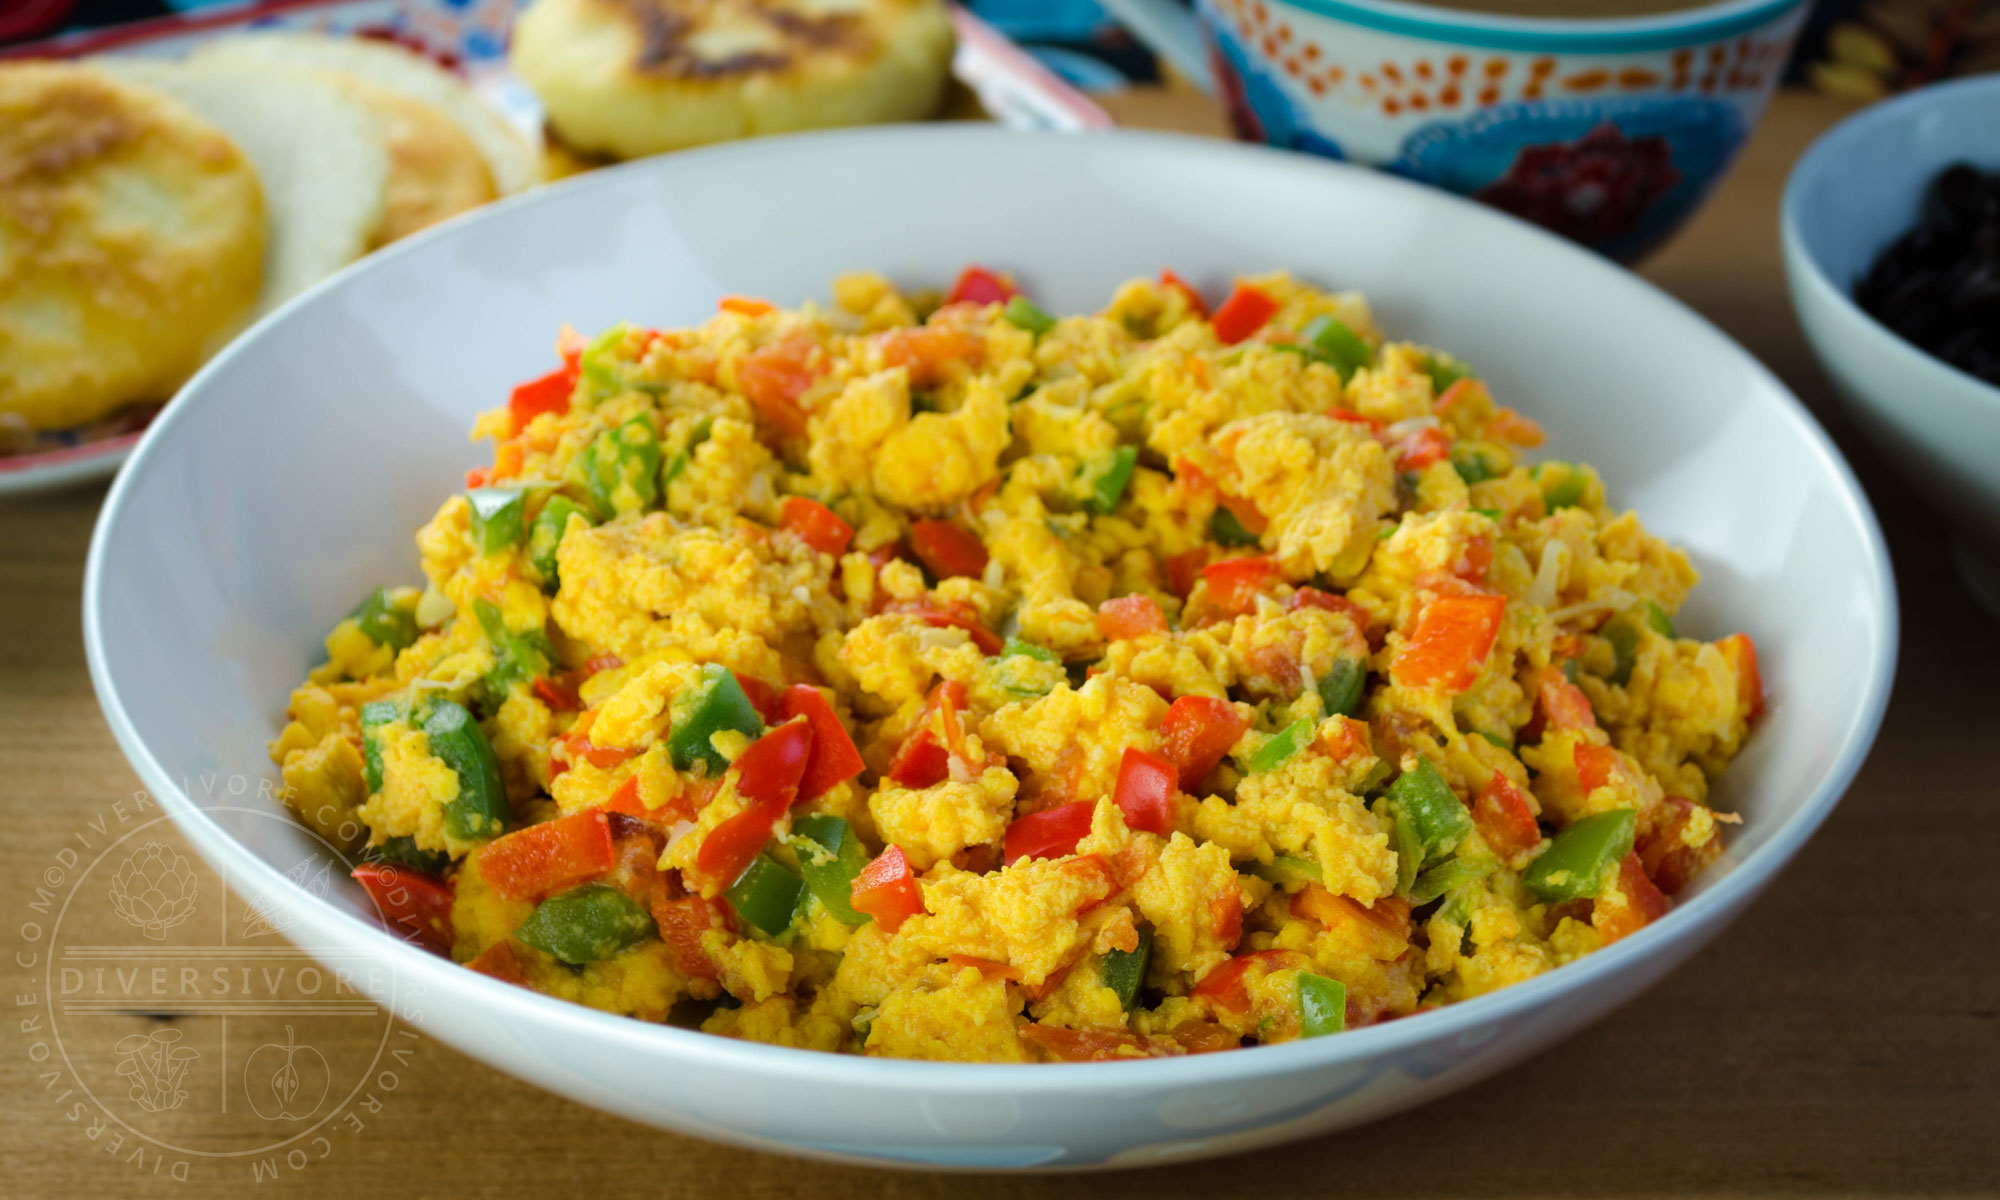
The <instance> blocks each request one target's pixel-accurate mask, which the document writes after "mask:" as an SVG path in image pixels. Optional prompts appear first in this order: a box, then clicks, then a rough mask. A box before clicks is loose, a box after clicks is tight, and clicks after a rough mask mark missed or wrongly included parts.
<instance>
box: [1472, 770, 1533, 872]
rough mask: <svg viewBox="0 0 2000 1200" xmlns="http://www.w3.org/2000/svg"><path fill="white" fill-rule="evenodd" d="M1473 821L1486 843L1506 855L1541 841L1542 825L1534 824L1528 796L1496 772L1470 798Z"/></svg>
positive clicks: (1529, 848)
mask: <svg viewBox="0 0 2000 1200" xmlns="http://www.w3.org/2000/svg"><path fill="white" fill-rule="evenodd" d="M1472 823H1473V825H1474V826H1476V827H1477V828H1478V830H1479V833H1480V836H1482V837H1484V838H1485V839H1486V844H1487V845H1489V846H1491V847H1492V848H1493V849H1494V850H1495V851H1497V852H1498V853H1500V854H1502V855H1506V856H1508V857H1512V856H1513V855H1516V854H1519V853H1521V852H1522V851H1524V850H1531V849H1533V848H1534V847H1535V846H1536V844H1537V843H1539V842H1540V841H1541V840H1542V831H1541V827H1540V826H1538V825H1536V824H1535V812H1534V810H1533V809H1531V808H1529V807H1528V798H1527V797H1526V796H1523V795H1522V794H1521V789H1519V788H1517V787H1515V786H1514V783H1513V781H1512V780H1510V779H1508V778H1507V777H1506V776H1505V775H1502V774H1501V773H1500V772H1498V771H1495V772H1493V778H1492V779H1491V780H1489V781H1488V782H1487V784H1486V786H1485V787H1484V788H1481V789H1480V792H1479V795H1478V796H1476V797H1474V798H1473V801H1472Z"/></svg>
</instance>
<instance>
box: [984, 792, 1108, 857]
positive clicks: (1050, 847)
mask: <svg viewBox="0 0 2000 1200" xmlns="http://www.w3.org/2000/svg"><path fill="white" fill-rule="evenodd" d="M1096 811H1097V806H1096V805H1095V804H1093V803H1091V802H1090V801H1088V800H1078V801H1076V802H1075V803H1073V804H1058V805H1056V806H1055V807H1054V808H1045V809H1043V810H1042V811H1040V812H1036V813H1029V814H1028V815H1027V816H1025V817H1016V818H1014V823H1013V824H1011V825H1009V826H1007V836H1006V840H1005V841H1004V842H1003V843H1002V850H1003V856H1004V858H1005V860H1006V863H1007V865H1008V866H1010V867H1011V866H1013V865H1014V864H1015V863H1017V862H1019V861H1020V860H1021V859H1024V858H1062V857H1064V856H1066V855H1070V854H1075V853H1076V844H1077V843H1078V842H1080V841H1082V840H1083V839H1084V838H1085V837H1086V836H1087V835H1088V834H1089V833H1090V818H1091V814H1092V813H1094V812H1096Z"/></svg>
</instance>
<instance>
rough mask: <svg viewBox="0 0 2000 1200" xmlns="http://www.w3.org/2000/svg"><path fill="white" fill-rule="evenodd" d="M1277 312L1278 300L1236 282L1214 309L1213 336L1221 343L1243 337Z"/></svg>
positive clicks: (1237, 340)
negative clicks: (1227, 295) (1219, 306)
mask: <svg viewBox="0 0 2000 1200" xmlns="http://www.w3.org/2000/svg"><path fill="white" fill-rule="evenodd" d="M1277 314H1278V302H1277V301H1276V300H1273V299H1271V297H1269V296H1267V295H1265V294H1264V293H1263V292H1260V291H1258V290H1257V289H1256V288H1254V287H1251V286H1250V285H1249V284H1247V283H1239V284H1237V285H1236V288H1235V290H1233V291H1231V292H1230V293H1229V298H1228V299H1227V300H1224V301H1223V302H1222V307H1221V308H1218V309H1216V310H1215V319H1214V320H1213V321H1212V322H1211V324H1213V325H1214V326H1215V336H1216V339H1217V340H1218V341H1220V342H1222V343H1223V344H1224V345H1232V346H1233V345H1235V344H1236V343H1237V342H1240V341H1242V340H1243V339H1244V338H1247V337H1249V336H1250V335H1251V334H1253V333H1255V332H1257V331H1258V330H1259V329H1262V328H1263V327H1264V323H1265V322H1267V321H1269V320H1270V319H1271V318H1272V317H1274V316H1276V315H1277Z"/></svg>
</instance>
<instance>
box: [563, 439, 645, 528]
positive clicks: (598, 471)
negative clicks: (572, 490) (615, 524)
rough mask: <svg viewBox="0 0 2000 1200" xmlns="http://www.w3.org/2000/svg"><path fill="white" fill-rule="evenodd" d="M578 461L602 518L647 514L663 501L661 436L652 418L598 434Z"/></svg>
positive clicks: (584, 483)
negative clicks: (645, 512) (661, 497)
mask: <svg viewBox="0 0 2000 1200" xmlns="http://www.w3.org/2000/svg"><path fill="white" fill-rule="evenodd" d="M577 461H578V462H579V463H580V464H581V465H582V472H583V485H584V487H586V488H588V489H589V491H590V498H591V502H592V503H593V504H594V505H596V508H597V514H598V516H600V517H612V516H616V515H618V514H620V513H635V512H644V511H646V510H647V509H649V508H651V507H653V506H654V505H656V504H658V503H659V502H660V434H659V431H658V430H656V429H654V428H653V422H652V419H651V418H649V417H644V416H638V417H633V418H632V419H631V420H628V421H626V422H625V423H624V424H622V425H619V426H618V427H616V428H614V429H607V430H605V431H604V432H603V433H600V434H598V435H597V437H596V438H595V439H594V440H593V441H592V442H591V443H590V445H588V446H586V447H584V450H583V453H582V454H581V455H579V456H578V457H577Z"/></svg>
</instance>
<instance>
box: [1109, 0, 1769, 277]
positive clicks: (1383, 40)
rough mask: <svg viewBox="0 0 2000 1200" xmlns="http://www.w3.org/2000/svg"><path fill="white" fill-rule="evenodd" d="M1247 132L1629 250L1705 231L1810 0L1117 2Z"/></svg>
mask: <svg viewBox="0 0 2000 1200" xmlns="http://www.w3.org/2000/svg"><path fill="white" fill-rule="evenodd" d="M1107 4H1108V6H1109V7H1110V8H1111V9H1112V10H1113V11H1115V12H1117V13H1118V14H1119V15H1120V16H1121V17H1122V18H1124V19H1125V20H1126V21H1127V22H1128V23H1129V24H1130V25H1131V26H1132V28H1133V29H1134V31H1135V32H1137V33H1138V34H1139V35H1140V36H1141V37H1143V38H1145V39H1146V40H1147V41H1149V42H1151V43H1153V44H1154V45H1155V47H1156V48H1157V49H1159V50H1161V51H1162V53H1164V54H1165V55H1166V56H1167V57H1168V58H1169V60H1170V61H1172V62H1174V63H1175V64H1176V65H1177V66H1179V67H1180V68H1181V69H1182V70H1183V71H1184V72H1186V73H1187V74H1189V75H1191V76H1193V77H1194V78H1195V79H1196V81H1197V82H1200V83H1203V84H1204V85H1206V86H1208V87H1209V88H1211V90H1213V91H1214V92H1215V93H1216V94H1217V95H1218V96H1219V97H1220V98H1221V100H1222V102H1223V104H1224V105H1225V106H1226V108H1227V109H1228V113H1229V118H1230V122H1231V123H1232V124H1233V125H1234V126H1235V128H1236V132H1237V133H1238V135H1239V136H1241V137H1243V138H1245V139H1248V140H1251V141H1261V142H1268V143H1269V144H1271V145H1274V146H1279V147H1282V148H1285V149H1290V150H1302V151H1306V152H1308V153H1313V154H1321V155H1325V156H1327V157H1329V158H1340V159H1351V160H1353V161H1355V162H1360V163H1365V164H1367V165H1369V166H1376V167H1382V168H1385V169H1387V170H1390V171H1394V172H1396V173H1397V174H1400V175H1406V176H1408V177H1410V178H1412V179H1416V180H1419V181H1421V182H1424V183H1428V184H1432V185H1434V186H1437V187H1442V188H1445V189H1447V190H1450V191H1454V192H1458V193H1460V194H1463V195H1467V196H1472V197H1474V198H1476V199H1479V200H1483V201H1485V202H1486V203H1488V204H1491V205H1493V206H1495V207H1497V208H1501V209H1504V210H1506V211H1508V212H1511V213H1513V214H1515V215H1516V216H1519V217H1523V218H1525V219H1527V220H1530V221H1533V222H1535V223H1536V224H1538V225H1541V226H1543V227H1545V228H1548V229H1552V230H1554V231H1555V232H1557V233H1560V234H1563V235H1564V236H1566V237H1569V238H1571V239H1573V240H1575V241H1578V242H1581V243H1583V244H1584V245H1587V246H1589V247H1591V248H1592V249H1595V250H1598V251H1600V252H1602V253H1604V254H1607V255H1610V256H1612V257H1614V258H1619V259H1632V258H1636V257H1638V256H1639V255H1641V254H1643V253H1645V252H1646V251H1647V250H1649V249H1651V248H1652V247H1653V246H1655V245H1657V244H1658V243H1659V242H1660V241H1661V240H1662V239H1664V238H1665V237H1666V236H1667V235H1668V234H1670V233H1672V232H1673V231H1674V230H1675V229H1677V228H1679V227H1680V225H1681V224H1682V223H1683V222H1684V221H1686V220H1687V218H1688V216H1689V215H1690V214H1692V213H1693V212H1694V210H1695V209H1696V208H1697V207H1698V206H1699V205H1700V204H1701V201H1702V199H1703V197H1705V196H1706V195H1707V194H1708V192H1709V189H1710V188H1712V187H1713V186H1714V185H1715V182H1716V181H1717V180H1718V179H1720V178H1721V177H1722V175H1723V173H1724V172H1725V171H1726V170H1727V169H1728V167H1729V164H1730V162H1731V161H1732V160H1734V158H1735V156H1736V151H1737V150H1738V149H1739V148H1740V147H1741V146H1742V144H1743V141H1744V139H1745V138H1746V137H1747V136H1748V134H1749V132H1750V129H1751V128H1752V127H1753V126H1754V125H1755V124H1756V123H1757V119H1758V118H1759V117H1760V116H1761V115H1762V114H1763V111H1764V105H1765V102H1766V101H1767V100H1769V99H1770V95H1771V91H1772V89H1773V88H1774V87H1775V86H1776V85H1777V81H1778V77H1779V75H1780V74H1781V73H1782V71H1783V69H1784V64H1785V60H1786V58H1787V57H1788V56H1789V55H1790V53H1791V47H1792V41H1793V39H1794V38H1795V37H1796V36H1797V35H1798V30H1799V26H1800V24H1801V23H1802V22H1803V21H1804V19H1805V14H1806V10H1807V7H1808V5H1807V4H1806V3H1805V0H1727V2H1725V3H1719V4H1706V5H1700V6H1698V7H1694V8H1689V9H1685V10H1682V11H1678V12H1670V13H1662V14H1659V15H1656V16H1647V17H1632V18H1620V19H1603V20H1597V19H1560V20H1558V19H1547V18H1526V17H1506V16H1496V15H1492V14H1488V13H1474V12H1461V11H1453V10H1450V9H1447V8H1436V7H1427V6H1419V5H1413V4H1403V3H1397V2H1395V0H1195V3H1194V16H1193V17H1192V18H1189V17H1188V16H1187V15H1186V14H1185V13H1184V12H1183V11H1181V10H1177V9H1175V8H1174V7H1173V3H1172V0H1107Z"/></svg>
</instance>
